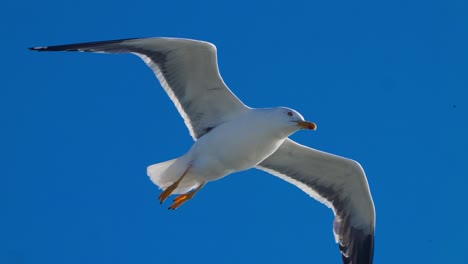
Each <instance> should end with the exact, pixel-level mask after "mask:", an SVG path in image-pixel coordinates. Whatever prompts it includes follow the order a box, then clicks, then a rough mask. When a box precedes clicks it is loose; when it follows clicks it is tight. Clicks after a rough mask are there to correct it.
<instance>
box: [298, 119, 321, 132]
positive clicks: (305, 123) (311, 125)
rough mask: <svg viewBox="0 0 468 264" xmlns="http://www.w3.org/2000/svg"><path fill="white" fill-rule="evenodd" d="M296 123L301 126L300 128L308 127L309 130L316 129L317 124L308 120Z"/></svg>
mask: <svg viewBox="0 0 468 264" xmlns="http://www.w3.org/2000/svg"><path fill="white" fill-rule="evenodd" d="M297 124H298V125H299V126H300V127H301V128H302V129H310V130H316V129H317V125H316V124H315V123H314V122H309V121H297Z"/></svg>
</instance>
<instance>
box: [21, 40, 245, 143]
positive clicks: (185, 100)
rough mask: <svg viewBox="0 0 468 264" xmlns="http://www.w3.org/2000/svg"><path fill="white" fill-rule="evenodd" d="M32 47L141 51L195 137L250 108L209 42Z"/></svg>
mask: <svg viewBox="0 0 468 264" xmlns="http://www.w3.org/2000/svg"><path fill="white" fill-rule="evenodd" d="M30 49H31V50H37V51H82V52H103V53H133V54H136V55H138V56H139V57H140V58H142V59H143V61H144V62H145V63H146V64H147V65H148V66H149V67H150V68H151V69H152V70H153V72H154V73H155V75H156V77H157V78H158V79H159V81H160V83H161V85H162V87H163V88H164V90H165V91H166V92H167V94H168V95H169V97H170V98H171V100H172V101H173V102H174V104H175V106H176V107H177V110H178V111H179V113H180V114H181V115H182V117H183V118H184V121H185V124H186V125H187V127H188V129H189V131H190V135H191V136H192V137H193V139H194V140H196V139H198V138H200V137H201V136H203V135H204V134H206V133H208V132H209V131H210V130H211V129H213V128H215V127H216V126H218V125H220V124H222V123H224V122H226V121H228V120H230V119H231V118H235V117H236V116H237V115H238V114H240V113H242V112H244V111H246V110H247V109H248V108H247V107H246V106H245V105H244V104H243V103H242V102H241V101H240V100H239V99H238V98H237V97H236V96H235V95H234V94H233V93H232V92H231V90H229V88H228V87H227V86H226V84H225V83H224V81H223V79H222V78H221V76H220V74H219V69H218V61H217V55H216V47H215V46H214V45H213V44H211V43H208V42H203V41H197V40H190V39H177V38H136V39H122V40H111V41H99V42H87V43H78V44H69V45H59V46H48V47H34V48H30Z"/></svg>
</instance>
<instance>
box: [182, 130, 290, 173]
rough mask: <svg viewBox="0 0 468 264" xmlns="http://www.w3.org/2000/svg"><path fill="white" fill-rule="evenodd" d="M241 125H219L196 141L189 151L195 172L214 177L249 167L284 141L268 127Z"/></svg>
mask: <svg viewBox="0 0 468 264" xmlns="http://www.w3.org/2000/svg"><path fill="white" fill-rule="evenodd" d="M238 125H239V124H236V123H233V124H226V125H222V126H220V127H217V128H215V129H213V130H212V131H210V133H208V134H206V135H204V136H203V137H201V138H200V139H199V140H198V141H196V142H195V143H194V145H193V147H192V149H191V150H190V152H189V153H190V156H191V157H192V173H195V174H196V175H198V176H199V177H202V178H203V179H204V180H205V181H213V180H217V179H220V178H222V177H224V176H226V175H228V174H230V173H233V172H238V171H243V170H247V169H250V168H252V167H254V166H256V165H258V164H259V163H260V162H262V161H263V160H264V159H266V158H267V157H269V156H270V155H271V154H273V153H274V152H275V151H276V150H277V149H278V147H279V146H280V145H281V144H282V143H283V141H284V139H279V138H277V137H275V136H273V135H269V134H268V133H265V131H261V130H252V129H242V128H245V127H249V126H241V127H242V128H239V126H238ZM243 125H245V124H243Z"/></svg>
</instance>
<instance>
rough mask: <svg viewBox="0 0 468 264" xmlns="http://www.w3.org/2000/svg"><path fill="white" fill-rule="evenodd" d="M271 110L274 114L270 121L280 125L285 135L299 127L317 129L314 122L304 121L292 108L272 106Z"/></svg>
mask: <svg viewBox="0 0 468 264" xmlns="http://www.w3.org/2000/svg"><path fill="white" fill-rule="evenodd" d="M272 112H273V113H274V115H273V117H272V120H270V121H272V122H274V123H275V124H278V125H279V126H280V127H281V131H282V132H283V133H284V134H286V136H289V135H291V134H292V133H294V132H296V131H298V130H301V129H307V130H315V129H317V125H316V124H315V123H314V122H309V121H306V120H305V119H304V117H303V116H302V115H301V114H300V113H299V112H297V111H296V110H294V109H291V108H287V107H277V108H273V109H272ZM273 120H274V121H273Z"/></svg>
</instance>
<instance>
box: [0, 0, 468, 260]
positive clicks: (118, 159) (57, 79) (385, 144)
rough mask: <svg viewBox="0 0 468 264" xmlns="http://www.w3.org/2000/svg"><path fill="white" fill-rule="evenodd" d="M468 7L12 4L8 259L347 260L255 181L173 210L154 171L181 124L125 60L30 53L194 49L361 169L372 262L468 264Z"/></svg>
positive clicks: (296, 209) (289, 189)
mask: <svg viewBox="0 0 468 264" xmlns="http://www.w3.org/2000/svg"><path fill="white" fill-rule="evenodd" d="M467 12H468V5H467V2H466V1H462V0H459V1H379V3H377V2H376V1H352V2H351V1H338V0H336V1H257V2H256V3H253V2H252V1H234V2H233V1H230V2H228V1H223V2H221V1H131V2H128V1H109V0H107V1H90V0H82V1H79V2H76V1H56V0H52V1H45V2H44V1H12V0H7V1H6V2H5V3H4V4H2V9H1V10H0V33H1V35H2V36H3V41H2V49H1V57H2V61H1V65H2V69H3V74H2V83H1V88H0V113H1V114H0V121H1V122H0V124H1V134H2V137H1V139H0V140H1V141H0V142H1V147H0V155H1V156H0V160H1V163H2V168H3V173H2V181H3V184H1V185H0V190H1V191H0V198H1V199H0V206H1V217H0V226H1V228H0V263H47V264H54V263H169V262H170V263H187V262H190V263H341V260H340V254H339V252H338V247H337V246H336V245H335V243H334V239H333V235H332V221H333V215H332V212H331V211H330V210H329V209H327V208H326V207H325V206H323V205H321V204H319V203H318V202H315V201H314V200H312V199H311V198H309V197H308V196H307V195H306V194H305V193H302V192H301V191H300V190H299V189H297V188H295V187H294V186H292V185H290V184H288V183H286V182H283V181H281V180H280V179H277V178H275V177H272V176H270V175H268V174H266V173H264V172H260V171H256V170H250V171H247V172H242V173H238V174H235V175H232V176H230V177H227V178H225V179H223V180H220V181H217V182H213V183H210V184H209V185H207V187H205V188H204V189H203V190H202V191H201V192H200V193H199V194H198V195H197V197H196V198H195V199H194V200H193V201H190V202H189V203H188V204H186V205H184V206H183V207H181V208H180V210H177V211H168V210H167V209H166V207H167V206H166V205H164V206H160V205H159V203H158V201H157V196H158V195H159V191H158V190H157V188H156V186H154V185H153V184H152V183H151V182H150V181H149V179H148V178H147V176H146V167H147V166H148V165H150V164H153V163H157V162H161V161H165V160H168V159H172V158H174V157H177V156H180V155H182V154H183V153H184V152H185V151H187V150H188V148H189V147H190V145H191V144H192V139H191V138H190V136H189V134H188V131H187V129H186V128H185V125H184V123H183V121H182V119H181V117H180V116H179V115H178V113H177V111H176V109H175V107H174V106H173V104H172V102H171V101H170V100H169V98H168V97H167V96H166V95H165V94H164V92H163V90H162V88H161V87H160V86H159V83H158V82H157V80H156V78H155V77H154V76H153V74H152V72H151V71H150V70H149V69H147V68H146V66H145V65H144V64H143V63H142V62H141V61H140V60H139V59H138V58H137V57H134V56H131V55H100V54H80V53H33V52H30V51H28V50H27V49H26V48H27V47H30V46H40V45H51V44H66V43H74V42H83V41H95V40H107V39H118V38H127V37H143V36H174V37H185V38H195V39H202V40H207V41H210V42H213V43H214V44H216V45H217V47H218V55H219V64H220V70H221V74H222V76H223V78H224V80H225V82H226V83H227V84H228V86H229V87H230V88H231V89H232V90H233V92H234V93H236V94H237V95H238V96H239V97H240V98H241V99H242V100H243V101H244V102H245V103H246V104H247V105H249V106H252V107H269V106H290V107H292V108H295V109H297V110H298V111H300V112H301V113H302V114H303V115H304V116H305V117H306V118H307V119H309V120H312V121H315V122H316V123H317V124H318V130H317V131H315V132H306V131H302V132H299V133H297V134H295V135H294V136H293V137H292V138H293V139H295V140H297V141H299V142H300V143H302V144H306V145H309V146H311V147H314V148H317V149H320V150H324V151H327V152H331V153H335V154H338V155H342V156H346V157H350V158H352V159H355V160H357V161H359V162H360V163H361V164H362V166H363V167H364V169H365V170H366V173H367V176H368V180H369V184H370V186H371V191H372V194H373V197H374V202H375V205H376V211H377V227H376V248H375V262H376V263H381V264H385V263H468V257H467V255H466V250H468V244H467V243H466V237H468V228H467V225H466V224H464V215H463V213H464V212H463V210H462V211H459V209H460V208H466V201H467V200H466V194H465V193H464V192H465V189H466V188H465V187H466V185H467V183H468V181H467V176H468V169H467V160H466V157H467V154H466V150H467V149H468V141H467V139H466V135H468V103H467V100H468V92H467V88H468V77H467V72H468V52H467V50H468V49H467V48H466V47H468V30H467V25H468V18H467V16H466V14H467Z"/></svg>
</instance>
